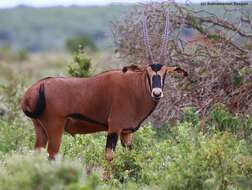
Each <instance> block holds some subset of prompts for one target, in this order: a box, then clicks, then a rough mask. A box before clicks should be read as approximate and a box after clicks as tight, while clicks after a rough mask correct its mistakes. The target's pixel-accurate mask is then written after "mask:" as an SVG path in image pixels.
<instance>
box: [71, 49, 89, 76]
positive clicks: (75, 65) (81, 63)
mask: <svg viewBox="0 0 252 190" xmlns="http://www.w3.org/2000/svg"><path fill="white" fill-rule="evenodd" d="M73 59H74V60H73V62H72V63H71V64H70V65H69V66H68V73H69V74H70V75H71V76H73V77H88V76H90V74H91V73H90V69H91V59H90V58H88V57H87V55H86V54H84V53H82V52H79V53H77V54H75V55H74V56H73Z"/></svg>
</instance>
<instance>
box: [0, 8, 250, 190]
mask: <svg viewBox="0 0 252 190" xmlns="http://www.w3.org/2000/svg"><path fill="white" fill-rule="evenodd" d="M194 6H195V7H196V8H197V7H200V6H199V5H194ZM133 8H134V5H131V6H129V5H117V4H116V5H109V6H103V7H76V6H72V7H52V8H32V7H27V6H19V7H16V8H12V9H1V10H0V46H1V47H0V190H9V189H10V190H15V189H17V190H27V189H31V190H33V189H55V190H59V189H80V190H87V189H88V190H91V189H99V190H100V189H132V190H133V189H171V190H174V189H184V190H188V189H193V190H195V189H199V190H201V189H211V190H212V189H216V190H217V189H232V190H234V189H237V190H238V189H239V190H242V189H251V188H252V117H251V116H250V115H247V116H246V117H240V116H238V115H236V114H232V113H231V112H230V110H228V109H227V108H226V106H225V105H224V104H222V103H216V104H215V105H214V106H213V107H212V109H211V110H210V112H209V114H208V115H207V120H206V118H204V119H202V118H201V117H200V114H199V112H198V110H197V109H196V108H195V107H186V108H183V109H182V117H181V118H180V120H177V121H173V122H169V123H168V122H162V123H161V124H159V125H158V128H156V127H152V123H151V122H146V123H145V124H144V125H143V126H142V127H141V128H140V129H139V131H137V132H136V133H135V134H134V139H133V147H134V148H133V150H132V151H129V150H125V149H123V147H121V145H119V146H118V148H117V152H116V154H115V159H114V160H113V162H112V164H111V165H109V164H108V163H107V162H106V161H105V159H104V147H105V133H99V134H93V135H77V136H76V137H75V138H73V137H72V136H70V135H68V134H65V135H64V137H63V142H62V146H61V150H60V155H59V157H58V159H57V160H56V161H55V162H50V161H48V160H47V154H46V152H45V151H42V152H41V153H37V152H34V151H33V150H32V149H33V143H34V136H35V134H34V130H33V126H32V123H31V121H30V120H29V119H27V118H26V117H25V116H24V115H23V113H22V112H21V110H20V106H19V103H20V98H21V96H22V94H23V92H24V91H25V89H26V88H27V87H29V85H31V84H32V83H33V82H35V81H36V80H38V79H40V78H42V77H46V76H59V75H64V76H67V75H72V76H77V77H85V76H91V75H94V74H96V73H99V72H100V71H103V70H108V69H111V68H121V66H122V65H123V64H125V62H126V61H124V60H121V59H119V58H118V56H117V53H114V48H115V46H114V45H113V44H114V43H113V38H112V33H111V32H110V21H113V20H115V19H116V18H118V17H120V16H123V15H124V13H126V12H128V11H130V10H133ZM201 8H202V7H201ZM204 9H206V10H208V11H210V12H213V13H215V14H217V15H220V16H223V14H224V12H223V7H220V6H218V7H212V6H211V7H204ZM232 16H234V15H232ZM232 16H228V17H227V19H228V20H232ZM183 35H184V36H191V35H193V33H191V32H190V31H186V30H185V31H183ZM83 47H84V49H85V51H84V52H83V50H82V49H83ZM79 49H80V50H79ZM126 63H127V62H126ZM202 123H204V125H202ZM104 173H107V174H109V175H110V178H109V179H108V180H107V181H104V180H103V174H104Z"/></svg>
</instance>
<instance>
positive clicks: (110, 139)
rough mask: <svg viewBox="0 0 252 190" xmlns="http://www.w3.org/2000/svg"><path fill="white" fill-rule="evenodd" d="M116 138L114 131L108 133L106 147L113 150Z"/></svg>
mask: <svg viewBox="0 0 252 190" xmlns="http://www.w3.org/2000/svg"><path fill="white" fill-rule="evenodd" d="M117 140H118V135H117V134H116V133H111V134H108V136H107V142H106V148H109V149H112V150H115V147H116V144H117Z"/></svg>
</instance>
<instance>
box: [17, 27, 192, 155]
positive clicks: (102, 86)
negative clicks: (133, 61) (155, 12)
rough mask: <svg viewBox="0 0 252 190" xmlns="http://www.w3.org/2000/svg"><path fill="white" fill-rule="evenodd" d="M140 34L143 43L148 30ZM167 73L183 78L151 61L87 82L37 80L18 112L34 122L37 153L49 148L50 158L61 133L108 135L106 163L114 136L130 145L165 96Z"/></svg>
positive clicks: (85, 80)
mask: <svg viewBox="0 0 252 190" xmlns="http://www.w3.org/2000/svg"><path fill="white" fill-rule="evenodd" d="M145 26H146V24H145ZM166 30H167V26H166ZM144 34H145V39H146V35H147V33H146V29H145V32H144ZM165 34H166V35H167V32H166V33H165ZM162 47H165V45H164V44H163V45H162ZM149 51H150V49H149ZM163 51H164V50H163ZM163 51H161V52H163ZM171 72H182V73H184V75H186V74H187V73H186V72H185V71H184V70H182V69H180V68H178V67H166V66H165V65H162V64H154V63H153V62H150V63H149V64H147V65H145V66H142V67H138V66H136V65H131V66H128V67H124V68H123V69H122V70H112V71H107V72H103V73H101V74H98V75H96V76H93V77H89V78H74V77H65V78H64V77H63V78H60V77H55V78H54V77H51V78H46V79H42V80H40V81H38V82H37V83H35V84H34V85H33V86H32V87H30V88H29V89H28V90H27V91H26V93H25V95H24V96H23V99H22V109H23V111H24V113H25V114H26V115H27V116H28V117H30V118H32V121H33V123H34V127H35V132H36V143H35V148H45V147H46V145H47V143H48V147H47V150H48V153H49V156H50V158H52V159H54V158H55V155H56V154H57V153H58V151H59V147H60V142H61V137H62V134H63V132H64V131H67V132H68V133H70V134H72V135H75V134H85V133H94V132H98V131H107V132H108V135H107V142H106V158H107V159H108V160H112V158H113V150H114V149H115V147H116V143H117V140H118V137H119V136H120V138H121V142H122V144H123V145H125V146H127V147H128V146H130V144H131V139H132V133H133V132H134V131H136V130H137V129H138V128H139V126H140V124H141V123H142V122H143V121H144V120H145V119H146V118H147V117H148V116H149V115H150V114H151V113H152V111H153V110H154V108H155V107H156V105H157V103H158V101H159V99H160V98H162V97H163V86H164V81H165V76H166V74H169V73H171Z"/></svg>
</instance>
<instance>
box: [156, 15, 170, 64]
mask: <svg viewBox="0 0 252 190" xmlns="http://www.w3.org/2000/svg"><path fill="white" fill-rule="evenodd" d="M169 26H170V22H169V14H168V12H167V13H166V19H165V29H164V34H163V41H162V45H161V50H160V56H159V57H160V63H163V62H164V54H165V51H166V49H167V44H168V39H169V33H170V30H169Z"/></svg>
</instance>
